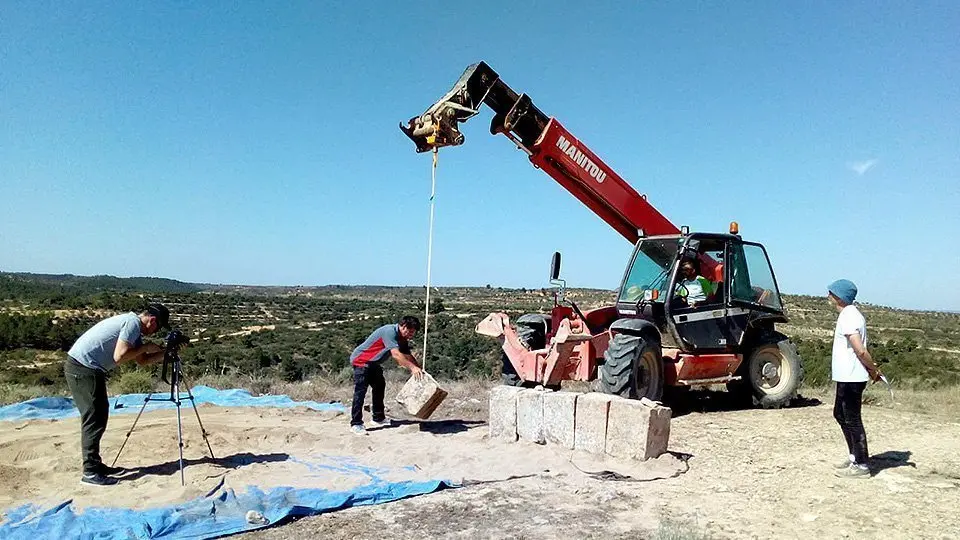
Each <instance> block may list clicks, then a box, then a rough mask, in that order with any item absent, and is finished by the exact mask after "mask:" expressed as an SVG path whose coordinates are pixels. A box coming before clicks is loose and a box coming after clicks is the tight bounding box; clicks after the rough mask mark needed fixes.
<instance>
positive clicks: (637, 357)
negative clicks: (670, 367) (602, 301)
mask: <svg viewBox="0 0 960 540" xmlns="http://www.w3.org/2000/svg"><path fill="white" fill-rule="evenodd" d="M598 382H599V384H598V386H599V389H600V391H602V392H603V393H605V394H614V395H618V396H621V397H625V398H630V399H640V398H644V397H645V398H647V399H651V400H653V401H659V400H660V399H661V398H662V397H663V384H664V383H663V360H662V358H661V353H660V344H659V343H657V342H655V341H651V340H648V339H646V338H644V337H640V336H634V335H630V334H614V336H613V339H611V340H610V344H609V345H608V346H607V350H606V352H604V353H603V365H601V366H600V369H599V377H598Z"/></svg>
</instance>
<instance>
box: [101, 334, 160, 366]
mask: <svg viewBox="0 0 960 540" xmlns="http://www.w3.org/2000/svg"><path fill="white" fill-rule="evenodd" d="M162 358H163V347H160V346H159V345H155V344H153V343H147V344H145V345H141V346H139V347H137V346H135V345H133V344H132V343H129V342H127V341H124V340H122V339H118V340H117V346H116V347H115V348H114V349H113V361H114V362H116V363H117V364H123V363H125V362H136V363H137V364H140V365H143V364H149V363H151V362H156V361H157V360H159V359H162Z"/></svg>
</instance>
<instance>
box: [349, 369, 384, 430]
mask: <svg viewBox="0 0 960 540" xmlns="http://www.w3.org/2000/svg"><path fill="white" fill-rule="evenodd" d="M368 386H369V387H370V388H371V389H373V420H374V421H375V422H382V421H383V420H384V419H385V418H386V415H385V414H384V413H383V391H384V389H385V388H386V387H387V381H386V380H384V378H383V367H381V366H380V364H367V365H366V366H364V367H354V368H353V407H351V410H350V425H351V426H362V425H363V400H364V398H366V397H367V387H368Z"/></svg>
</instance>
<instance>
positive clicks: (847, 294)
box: [827, 279, 880, 478]
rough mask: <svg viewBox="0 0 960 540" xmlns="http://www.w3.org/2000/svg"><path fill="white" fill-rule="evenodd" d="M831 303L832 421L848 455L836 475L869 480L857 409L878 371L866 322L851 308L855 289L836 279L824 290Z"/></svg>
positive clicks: (865, 438) (863, 431)
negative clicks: (833, 310) (833, 326)
mask: <svg viewBox="0 0 960 540" xmlns="http://www.w3.org/2000/svg"><path fill="white" fill-rule="evenodd" d="M827 291H828V292H829V294H828V295H827V296H828V298H829V299H830V303H831V304H832V305H833V306H834V307H835V308H836V309H837V311H838V312H839V313H840V316H839V317H837V327H836V330H835V331H834V335H833V361H832V371H833V380H834V381H836V383H837V397H836V401H835V402H834V405H833V417H834V418H836V419H837V423H838V424H840V429H841V430H842V431H843V436H844V438H845V439H846V441H847V450H848V451H849V453H850V455H849V456H848V457H847V458H846V459H845V460H844V461H843V462H842V463H838V464H837V465H836V468H837V470H836V475H837V476H840V477H843V478H869V477H870V469H869V467H868V465H867V460H868V458H869V457H870V455H869V454H868V453H867V432H866V431H865V430H864V429H863V421H862V419H861V417H860V406H861V403H862V400H863V390H864V389H865V388H866V387H867V381H870V380H872V381H874V382H876V381H878V380H880V370H879V369H877V366H876V364H874V363H873V358H871V356H870V353H869V352H868V351H867V321H866V319H864V317H863V314H862V313H860V310H859V309H857V307H856V306H855V305H853V301H854V299H855V298H856V297H857V286H856V285H854V284H853V282H851V281H849V280H846V279H838V280H837V281H834V282H833V283H831V284H830V286H829V287H827Z"/></svg>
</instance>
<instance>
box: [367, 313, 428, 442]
mask: <svg viewBox="0 0 960 540" xmlns="http://www.w3.org/2000/svg"><path fill="white" fill-rule="evenodd" d="M419 329H420V319H417V318H416V317H413V316H410V315H406V316H404V317H403V318H402V319H400V322H399V323H397V324H387V325H384V326H381V327H380V328H377V329H376V330H374V331H373V333H372V334H370V337H368V338H367V339H366V341H364V342H363V343H361V344H360V345H359V346H358V347H357V348H356V349H354V350H353V354H351V355H350V363H351V364H353V385H354V386H353V407H352V408H351V416H350V429H351V430H353V432H354V433H357V434H363V433H366V428H365V427H364V426H363V400H364V398H366V397H367V387H368V386H369V387H370V388H372V389H373V425H374V426H378V427H382V426H387V425H390V421H389V420H387V417H386V415H385V414H384V412H383V391H384V388H385V387H386V385H387V383H386V381H385V380H384V379H383V365H382V364H383V361H384V360H386V359H387V357H388V356H392V357H393V359H394V360H396V361H397V363H398V364H400V365H401V366H403V367H405V368H407V369H409V370H410V373H411V374H412V375H413V376H414V378H416V379H420V377H422V376H423V369H422V368H421V367H420V364H418V363H417V359H416V358H414V357H413V355H412V354H410V345H409V340H411V339H413V336H414V335H416V333H417V330H419Z"/></svg>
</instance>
